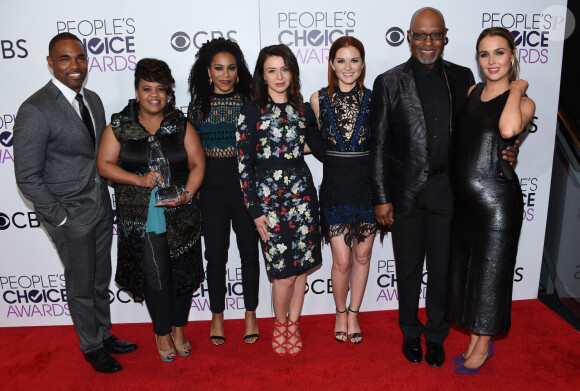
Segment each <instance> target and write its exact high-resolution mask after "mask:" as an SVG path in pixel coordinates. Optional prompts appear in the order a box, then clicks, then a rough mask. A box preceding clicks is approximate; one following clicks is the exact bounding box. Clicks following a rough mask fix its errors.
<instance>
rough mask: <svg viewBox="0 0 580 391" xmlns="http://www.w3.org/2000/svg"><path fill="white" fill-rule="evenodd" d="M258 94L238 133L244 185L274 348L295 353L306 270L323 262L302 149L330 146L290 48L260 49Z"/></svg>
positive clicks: (315, 208) (255, 89) (247, 107)
mask: <svg viewBox="0 0 580 391" xmlns="http://www.w3.org/2000/svg"><path fill="white" fill-rule="evenodd" d="M252 93H253V96H252V102H249V103H247V104H245V105H244V106H243V107H242V109H241V112H240V118H239V121H238V132H237V134H236V137H237V147H238V150H239V155H238V161H239V173H240V184H241V187H242V193H243V195H244V202H245V204H246V207H247V208H248V211H249V213H250V216H251V217H252V218H253V219H254V223H255V224H256V228H257V230H258V233H259V234H260V239H261V241H260V242H261V245H262V251H263V254H264V259H265V262H266V271H267V273H268V276H269V277H270V278H271V279H272V281H273V287H272V300H273V305H274V313H275V320H274V333H273V336H272V349H273V350H274V352H275V353H276V354H279V355H284V354H286V353H288V354H290V355H294V354H296V353H298V352H299V351H300V350H301V349H302V339H301V337H300V333H299V331H298V319H299V317H300V313H301V312H302V304H303V302H304V292H305V288H306V272H307V271H308V270H310V269H312V268H314V267H315V266H318V265H319V264H320V263H321V262H322V254H321V248H320V247H321V245H320V234H319V222H318V199H317V196H316V188H315V186H314V183H313V181H312V176H311V174H310V170H309V169H308V166H307V165H306V162H305V161H304V156H303V155H304V152H309V151H310V150H312V152H313V153H314V154H315V156H317V157H318V158H319V159H321V160H322V159H323V158H324V149H323V146H322V138H321V137H320V133H319V132H318V127H317V124H316V118H315V116H314V113H313V112H312V109H311V108H310V106H309V105H308V104H304V103H302V102H303V100H302V95H301V94H300V75H299V69H298V63H297V61H296V57H295V56H294V54H293V53H292V51H290V49H288V48H287V47H286V46H284V45H274V46H268V47H265V48H263V49H262V50H261V51H260V54H259V56H258V60H257V62H256V69H255V71H254V76H253V80H252ZM305 143H307V144H308V145H305ZM308 146H309V147H310V149H309V148H308Z"/></svg>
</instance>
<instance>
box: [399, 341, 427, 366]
mask: <svg viewBox="0 0 580 391" xmlns="http://www.w3.org/2000/svg"><path fill="white" fill-rule="evenodd" d="M403 355H404V356H405V358H406V359H407V360H409V362H410V363H413V364H419V363H420V362H421V360H422V359H423V351H422V349H421V337H416V338H411V337H405V339H404V340H403Z"/></svg>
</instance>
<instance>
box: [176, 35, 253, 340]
mask: <svg viewBox="0 0 580 391" xmlns="http://www.w3.org/2000/svg"><path fill="white" fill-rule="evenodd" d="M195 58H196V60H195V63H194V64H193V67H192V68H191V72H190V74H189V92H190V94H191V103H190V105H189V110H188V114H187V117H188V120H189V122H190V123H191V124H192V125H193V127H194V128H195V129H196V130H197V132H198V133H199V136H200V138H201V142H202V144H203V149H204V152H205V157H206V171H205V179H204V182H203V184H202V187H201V190H200V207H201V213H202V216H203V223H202V230H203V237H204V245H205V258H206V260H207V270H206V274H207V284H208V290H209V302H210V309H211V311H212V321H211V329H210V340H211V342H212V343H213V344H214V345H216V346H219V345H221V344H223V343H224V342H225V335H224V309H225V295H226V290H228V291H231V292H232V294H235V292H239V289H237V290H236V287H235V284H234V286H233V287H232V288H231V289H227V287H226V263H227V261H228V249H229V246H230V224H231V226H232V227H233V229H234V232H235V234H236V241H237V247H238V250H239V253H240V259H241V265H242V289H243V297H244V304H245V307H246V314H245V320H246V326H245V334H244V341H245V342H246V343H248V344H252V343H255V342H256V341H257V340H258V337H259V332H258V323H257V320H256V307H257V306H258V286H259V273H260V268H259V255H258V254H259V250H258V234H257V232H256V227H255V226H254V222H253V221H252V219H251V218H250V215H249V214H248V211H247V209H246V207H245V205H244V201H243V197H242V193H241V189H240V182H239V177H238V163H237V149H236V135H235V133H236V125H237V121H238V116H239V114H240V107H241V106H242V104H243V103H244V102H246V101H248V100H249V96H250V81H251V77H252V76H251V74H250V71H249V70H248V65H247V64H246V61H245V60H244V55H243V54H242V51H241V49H240V47H239V46H238V44H237V43H235V42H233V41H231V40H227V39H224V38H217V39H213V40H211V41H208V42H206V43H205V44H204V45H202V47H201V48H200V49H199V52H198V53H197V55H196V56H195Z"/></svg>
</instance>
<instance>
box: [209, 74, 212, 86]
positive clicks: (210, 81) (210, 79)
mask: <svg viewBox="0 0 580 391" xmlns="http://www.w3.org/2000/svg"><path fill="white" fill-rule="evenodd" d="M211 83H213V80H212V78H211V76H210V77H209V85H210V86H211Z"/></svg>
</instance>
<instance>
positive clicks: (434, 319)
mask: <svg viewBox="0 0 580 391" xmlns="http://www.w3.org/2000/svg"><path fill="white" fill-rule="evenodd" d="M396 210H397V209H396V207H395V214H394V218H395V223H394V224H393V250H394V253H395V267H396V271H397V290H398V294H399V327H400V328H401V331H402V332H403V335H404V336H405V337H410V338H416V337H420V336H421V334H424V335H425V338H426V340H427V341H431V342H443V340H444V339H445V337H446V336H447V334H448V333H449V322H447V321H446V320H445V302H446V293H447V271H448V270H447V269H448V263H449V235H450V230H451V220H452V217H453V192H452V189H451V182H450V179H449V175H448V174H447V173H442V174H439V175H435V176H430V177H429V178H428V179H427V184H426V186H425V188H424V189H423V191H422V192H421V194H420V196H419V198H418V202H417V205H416V207H415V209H414V211H413V214H412V215H410V216H404V215H402V214H400V213H396ZM425 256H426V259H427V272H428V281H427V297H426V302H425V306H426V309H427V316H428V320H427V323H426V324H425V325H423V324H422V323H421V322H420V321H419V319H418V317H417V313H418V307H419V296H420V292H421V289H422V286H421V285H422V281H423V262H424V260H425Z"/></svg>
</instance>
